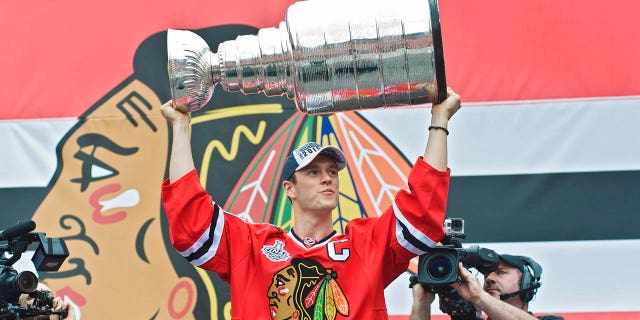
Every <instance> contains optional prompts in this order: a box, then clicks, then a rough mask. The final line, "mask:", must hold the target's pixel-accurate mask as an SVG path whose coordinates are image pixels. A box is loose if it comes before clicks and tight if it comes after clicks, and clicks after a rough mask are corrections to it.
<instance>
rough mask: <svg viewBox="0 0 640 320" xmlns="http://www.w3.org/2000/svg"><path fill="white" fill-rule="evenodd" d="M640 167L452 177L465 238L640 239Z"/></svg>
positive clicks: (450, 211)
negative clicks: (612, 170)
mask: <svg viewBox="0 0 640 320" xmlns="http://www.w3.org/2000/svg"><path fill="white" fill-rule="evenodd" d="M639 211H640V171H617V172H593V173H557V174H530V175H504V176H476V177H452V179H451V185H450V193H449V202H448V206H447V216H448V217H462V218H464V219H465V233H466V235H467V239H466V240H465V242H518V241H565V240H567V241H568V240H603V239H640V228H639V226H640V214H638V213H639Z"/></svg>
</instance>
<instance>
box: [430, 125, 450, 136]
mask: <svg viewBox="0 0 640 320" xmlns="http://www.w3.org/2000/svg"><path fill="white" fill-rule="evenodd" d="M431 129H440V130H444V132H445V133H446V134H447V135H449V130H447V128H445V127H440V126H429V131H431Z"/></svg>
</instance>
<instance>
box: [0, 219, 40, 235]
mask: <svg viewBox="0 0 640 320" xmlns="http://www.w3.org/2000/svg"><path fill="white" fill-rule="evenodd" d="M35 228H36V223H35V222H33V221H31V220H29V221H26V222H21V223H18V224H16V225H15V226H12V227H9V228H6V229H4V230H2V231H0V240H9V239H13V238H15V237H19V236H21V235H24V234H27V233H29V232H31V231H33V230H34V229H35Z"/></svg>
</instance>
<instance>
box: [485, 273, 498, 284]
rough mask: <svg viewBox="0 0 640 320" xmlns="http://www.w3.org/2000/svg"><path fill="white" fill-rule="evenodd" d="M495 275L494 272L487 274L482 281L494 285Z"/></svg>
mask: <svg viewBox="0 0 640 320" xmlns="http://www.w3.org/2000/svg"><path fill="white" fill-rule="evenodd" d="M495 275H496V273H495V272H491V273H489V274H488V275H487V276H486V277H485V278H484V281H485V282H488V283H495V282H496V280H495V279H494V277H495Z"/></svg>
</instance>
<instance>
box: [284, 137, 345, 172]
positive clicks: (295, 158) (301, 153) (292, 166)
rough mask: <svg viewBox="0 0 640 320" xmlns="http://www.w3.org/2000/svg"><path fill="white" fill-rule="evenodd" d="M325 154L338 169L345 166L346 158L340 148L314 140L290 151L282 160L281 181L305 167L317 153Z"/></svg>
mask: <svg viewBox="0 0 640 320" xmlns="http://www.w3.org/2000/svg"><path fill="white" fill-rule="evenodd" d="M321 154H322V155H326V156H329V157H331V158H332V159H333V161H335V162H336V166H337V167H338V171H340V170H342V169H344V168H345V167H346V166H347V160H346V157H345V156H344V153H343V152H342V150H340V149H339V148H338V147H335V146H324V147H323V146H321V145H319V144H318V143H316V142H309V143H307V144H305V145H303V146H301V147H299V148H297V149H295V150H293V151H292V152H291V154H290V155H289V156H288V157H287V160H285V162H284V167H283V168H282V179H281V181H285V180H289V179H290V178H291V176H293V173H294V172H296V171H298V170H300V169H302V168H304V167H306V166H307V165H308V164H309V163H311V161H313V159H315V158H316V157H317V156H319V155H321Z"/></svg>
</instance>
